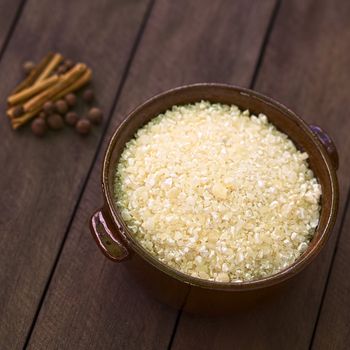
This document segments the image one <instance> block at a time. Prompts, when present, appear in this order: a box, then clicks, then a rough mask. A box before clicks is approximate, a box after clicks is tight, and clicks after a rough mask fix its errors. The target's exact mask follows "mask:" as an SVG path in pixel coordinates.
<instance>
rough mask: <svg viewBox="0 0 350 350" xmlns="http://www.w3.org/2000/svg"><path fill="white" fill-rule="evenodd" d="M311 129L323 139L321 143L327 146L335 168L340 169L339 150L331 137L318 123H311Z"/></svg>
mask: <svg viewBox="0 0 350 350" xmlns="http://www.w3.org/2000/svg"><path fill="white" fill-rule="evenodd" d="M310 129H311V131H312V132H313V133H314V134H315V135H316V136H317V137H318V139H319V140H320V141H321V143H322V144H323V146H324V147H325V149H326V151H327V153H328V155H329V158H330V159H331V161H332V164H333V166H334V168H335V170H338V168H339V156H338V151H337V148H336V147H335V144H334V142H333V140H332V139H331V137H330V136H329V135H328V134H327V133H326V132H325V131H324V130H323V129H322V128H321V127H319V126H317V125H310Z"/></svg>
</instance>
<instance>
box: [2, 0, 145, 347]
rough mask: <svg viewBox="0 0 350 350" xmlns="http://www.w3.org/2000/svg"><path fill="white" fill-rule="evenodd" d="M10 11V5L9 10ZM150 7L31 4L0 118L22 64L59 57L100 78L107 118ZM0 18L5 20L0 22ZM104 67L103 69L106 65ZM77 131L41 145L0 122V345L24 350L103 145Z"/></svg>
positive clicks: (6, 67) (9, 53)
mask: <svg viewBox="0 0 350 350" xmlns="http://www.w3.org/2000/svg"><path fill="white" fill-rule="evenodd" d="M8 3H10V2H8ZM147 6H148V2H147V1H142V2H135V1H134V2H131V1H127V0H123V1H118V2H115V1H113V0H103V1H98V2H90V4H89V6H87V4H86V2H85V1H84V0H78V1H65V2H60V1H57V2H56V1H55V2H53V1H49V0H46V1H45V0H30V1H28V2H27V4H26V5H25V7H24V11H23V14H22V16H21V18H20V20H19V22H18V24H17V26H16V28H15V31H14V33H13V36H12V38H11V41H10V43H9V45H8V47H7V50H6V52H5V54H4V56H3V59H2V62H1V65H0V81H1V86H0V96H1V101H2V103H1V110H3V111H4V109H5V104H4V101H5V100H6V96H7V94H8V93H9V91H11V89H12V88H13V87H14V86H15V85H16V83H17V82H18V81H19V80H20V78H21V76H22V72H21V69H20V65H21V62H22V61H23V60H25V59H33V60H38V59H40V58H41V57H42V56H44V55H45V54H46V53H47V52H48V51H51V50H52V51H59V52H61V53H62V54H63V55H65V56H66V57H69V58H71V59H73V60H76V61H77V60H81V61H84V62H86V63H87V64H88V65H89V66H91V67H92V68H93V70H94V73H95V78H94V86H95V90H96V93H97V96H98V103H99V104H100V105H101V106H102V108H103V109H104V111H105V114H106V115H108V114H109V112H110V109H111V107H112V104H113V100H114V98H115V94H116V91H117V88H118V85H119V84H120V82H121V77H122V74H123V71H124V69H125V67H126V64H127V61H128V58H129V55H130V52H131V50H132V47H133V43H134V41H135V38H136V36H137V33H138V30H139V27H140V23H141V21H142V19H143V16H144V14H145V11H146V8H147ZM2 15H3V14H2V13H1V16H2ZM101 62H103V64H101ZM101 129H102V127H100V128H96V129H95V130H94V132H93V134H92V135H90V136H89V137H86V138H81V137H79V136H78V135H77V134H76V133H75V132H74V131H73V130H68V129H67V130H64V131H62V132H61V133H54V132H52V133H51V134H50V135H49V136H48V137H47V138H46V139H36V138H35V137H33V135H32V134H31V132H30V130H29V129H28V128H26V129H23V130H20V131H19V132H13V131H12V130H11V127H10V125H9V124H8V120H7V119H6V117H5V116H3V120H2V126H1V128H0V139H1V141H2V145H1V150H0V164H1V168H2V171H1V178H0V190H1V198H2V200H1V202H0V212H1V218H0V232H1V237H0V266H1V269H0V286H1V293H0V310H1V313H0V344H1V346H0V347H1V349H18V348H22V346H23V344H24V342H25V339H26V336H27V334H28V331H29V329H30V326H31V324H32V322H33V318H34V315H35V312H36V310H37V308H38V305H39V303H40V299H41V296H42V294H43V292H44V290H45V285H46V283H47V281H48V278H49V275H50V273H51V270H52V268H53V265H54V262H55V259H56V256H57V254H58V252H59V249H60V245H61V242H62V240H63V238H64V236H65V232H66V230H67V227H68V225H69V222H70V218H71V216H72V213H73V211H74V208H75V205H76V203H77V200H78V198H79V194H80V192H81V189H82V186H83V184H84V181H85V179H86V177H87V174H88V170H89V167H90V166H91V164H92V161H93V159H94V155H95V151H96V147H97V145H98V142H99V140H100V137H101Z"/></svg>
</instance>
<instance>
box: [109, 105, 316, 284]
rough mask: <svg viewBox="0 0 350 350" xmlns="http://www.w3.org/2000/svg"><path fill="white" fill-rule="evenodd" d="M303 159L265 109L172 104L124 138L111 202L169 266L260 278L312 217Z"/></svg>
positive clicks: (297, 250) (220, 277)
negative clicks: (253, 112)
mask: <svg viewBox="0 0 350 350" xmlns="http://www.w3.org/2000/svg"><path fill="white" fill-rule="evenodd" d="M307 158H308V155H307V154H306V153H302V152H300V151H298V150H297V149H296V147H295V145H294V144H293V142H292V141H291V140H290V139H289V138H288V137H287V136H286V135H285V134H283V133H281V132H279V131H278V130H277V129H276V128H275V127H274V126H273V125H272V124H270V123H268V120H267V117H266V116H265V115H263V114H260V115H258V116H255V115H250V114H249V111H244V112H241V111H240V110H239V109H238V107H236V106H228V105H222V104H211V103H209V102H205V101H202V102H198V103H195V104H189V105H185V106H174V107H173V108H172V109H171V110H168V111H166V112H165V113H164V114H161V115H159V116H157V117H156V118H154V119H152V120H151V122H149V123H148V124H147V125H146V126H144V127H143V128H141V129H139V130H138V131H137V133H136V135H135V138H134V139H132V140H131V141H129V142H128V143H127V144H126V146H125V149H124V151H123V153H122V155H121V158H120V160H119V164H118V166H117V171H116V181H115V201H116V204H117V206H118V207H119V208H120V210H121V213H122V216H123V218H124V220H125V221H126V223H127V225H128V227H129V228H130V230H131V231H132V232H133V234H134V235H135V237H136V238H137V240H138V241H139V242H140V243H141V244H142V245H143V246H144V247H145V248H146V249H147V250H148V251H149V252H151V253H152V254H153V255H154V256H156V257H157V258H158V259H159V260H161V261H162V262H164V263H165V264H168V265H169V266H171V267H173V268H175V269H178V270H180V271H182V272H184V273H186V274H189V275H191V276H195V277H199V278H202V279H208V280H214V281H220V282H230V281H231V282H239V281H248V280H253V279H258V278H261V277H265V276H268V275H271V274H274V273H276V272H278V271H280V270H281V269H284V268H286V267H287V266H289V265H290V264H292V263H293V262H294V261H295V260H296V259H297V258H298V257H299V256H300V255H301V254H302V253H303V252H304V251H305V250H306V249H307V247H308V243H309V242H310V239H311V238H312V236H313V233H314V231H315V228H316V226H317V225H318V220H319V210H320V204H319V200H320V195H321V186H320V185H319V184H318V182H317V180H316V179H315V177H314V175H313V172H312V171H311V170H310V169H309V167H308V164H307V161H306V159H307Z"/></svg>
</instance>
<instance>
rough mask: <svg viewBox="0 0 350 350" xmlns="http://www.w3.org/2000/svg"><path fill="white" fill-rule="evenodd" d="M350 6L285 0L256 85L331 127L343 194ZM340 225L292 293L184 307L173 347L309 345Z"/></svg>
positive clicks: (349, 142)
mask: <svg viewBox="0 0 350 350" xmlns="http://www.w3.org/2000/svg"><path fill="white" fill-rule="evenodd" d="M349 11H350V3H349V2H348V1H335V2H330V1H327V0H322V1H319V0H307V1H304V0H298V1H284V2H283V3H282V5H281V8H280V10H279V13H278V15H277V19H276V23H275V25H274V27H273V30H272V34H271V37H270V40H269V42H268V45H267V48H266V54H265V56H264V59H263V61H262V66H261V70H260V72H259V74H258V78H257V83H256V86H255V88H256V90H258V91H261V92H263V93H266V94H268V95H270V96H272V97H274V98H276V99H277V100H279V101H281V102H282V103H285V104H286V105H287V106H289V107H290V108H292V109H293V110H295V111H296V112H297V113H298V114H300V115H301V116H303V117H304V118H305V119H306V120H307V121H308V122H310V123H316V124H318V125H321V126H322V127H323V128H324V129H325V130H327V131H328V132H329V133H330V135H331V136H332V137H333V138H334V140H335V142H336V144H337V146H338V150H339V153H340V159H341V163H342V164H341V168H340V170H339V171H338V175H339V179H340V188H341V193H342V194H345V193H347V190H348V188H349V179H348V174H349V171H350V168H349V162H347V163H346V159H349V152H350V147H349V146H350V140H349V137H348V135H347V134H348V130H349V128H350V119H349V118H348V116H347V114H346V113H344V106H346V105H347V100H348V91H349V89H350V81H349V79H348V78H347V76H346V74H344V72H346V71H347V70H348V62H349V59H350V50H349V42H350V41H349V39H350V34H349V33H350V22H349V20H348V14H349V13H350V12H349ZM344 197H345V196H344V195H343V196H342V202H341V208H340V215H339V216H341V212H342V210H343V208H344ZM338 228H339V220H338V226H337V228H336V229H335V230H334V232H333V237H332V239H331V241H330V242H329V244H328V245H327V248H326V249H325V250H324V251H323V252H322V254H321V255H320V257H319V258H318V259H317V260H316V261H315V262H314V263H313V265H312V266H311V267H310V268H309V269H308V270H307V271H305V272H304V273H303V275H302V276H300V279H299V280H298V281H295V284H294V285H293V287H292V288H291V289H290V290H289V291H288V293H285V294H283V295H281V296H280V297H279V298H276V299H275V300H273V301H271V302H270V303H266V304H262V305H260V307H258V308H256V309H253V310H249V311H246V312H241V313H237V314H236V315H232V316H230V317H226V318H224V317H223V318H217V319H212V318H206V317H195V316H191V315H183V317H182V318H181V320H180V322H179V327H178V331H177V333H176V336H175V339H174V346H173V347H174V349H183V348H184V347H185V346H186V347H187V348H191V346H192V347H193V348H200V349H214V348H215V349H231V348H233V347H234V348H237V349H285V350H286V349H307V348H308V347H309V344H310V342H311V337H312V333H313V328H314V325H315V322H316V318H317V313H318V309H319V305H320V301H321V298H322V292H323V289H324V286H325V281H326V278H327V274H328V270H329V265H330V260H331V256H332V251H333V248H334V243H335V239H336V236H337V232H338ZM344 312H345V310H344ZM324 331H325V329H324ZM336 332H337V329H336V328H334V334H336ZM315 349H318V348H317V347H315Z"/></svg>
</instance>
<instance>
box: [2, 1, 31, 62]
mask: <svg viewBox="0 0 350 350" xmlns="http://www.w3.org/2000/svg"><path fill="white" fill-rule="evenodd" d="M26 2H27V0H21V2H20V4H19V5H18V8H17V11H16V14H15V16H14V18H13V20H12V23H11V25H10V28H9V30H8V32H7V34H6V36H5V40H4V43H3V45H2V47H1V48H0V63H1V61H2V57H3V56H4V53H5V51H6V49H7V46H8V44H9V42H10V40H11V37H12V34H13V33H14V31H15V29H16V26H17V23H18V21H19V19H20V17H21V15H22V13H23V9H24V6H25V4H26Z"/></svg>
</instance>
